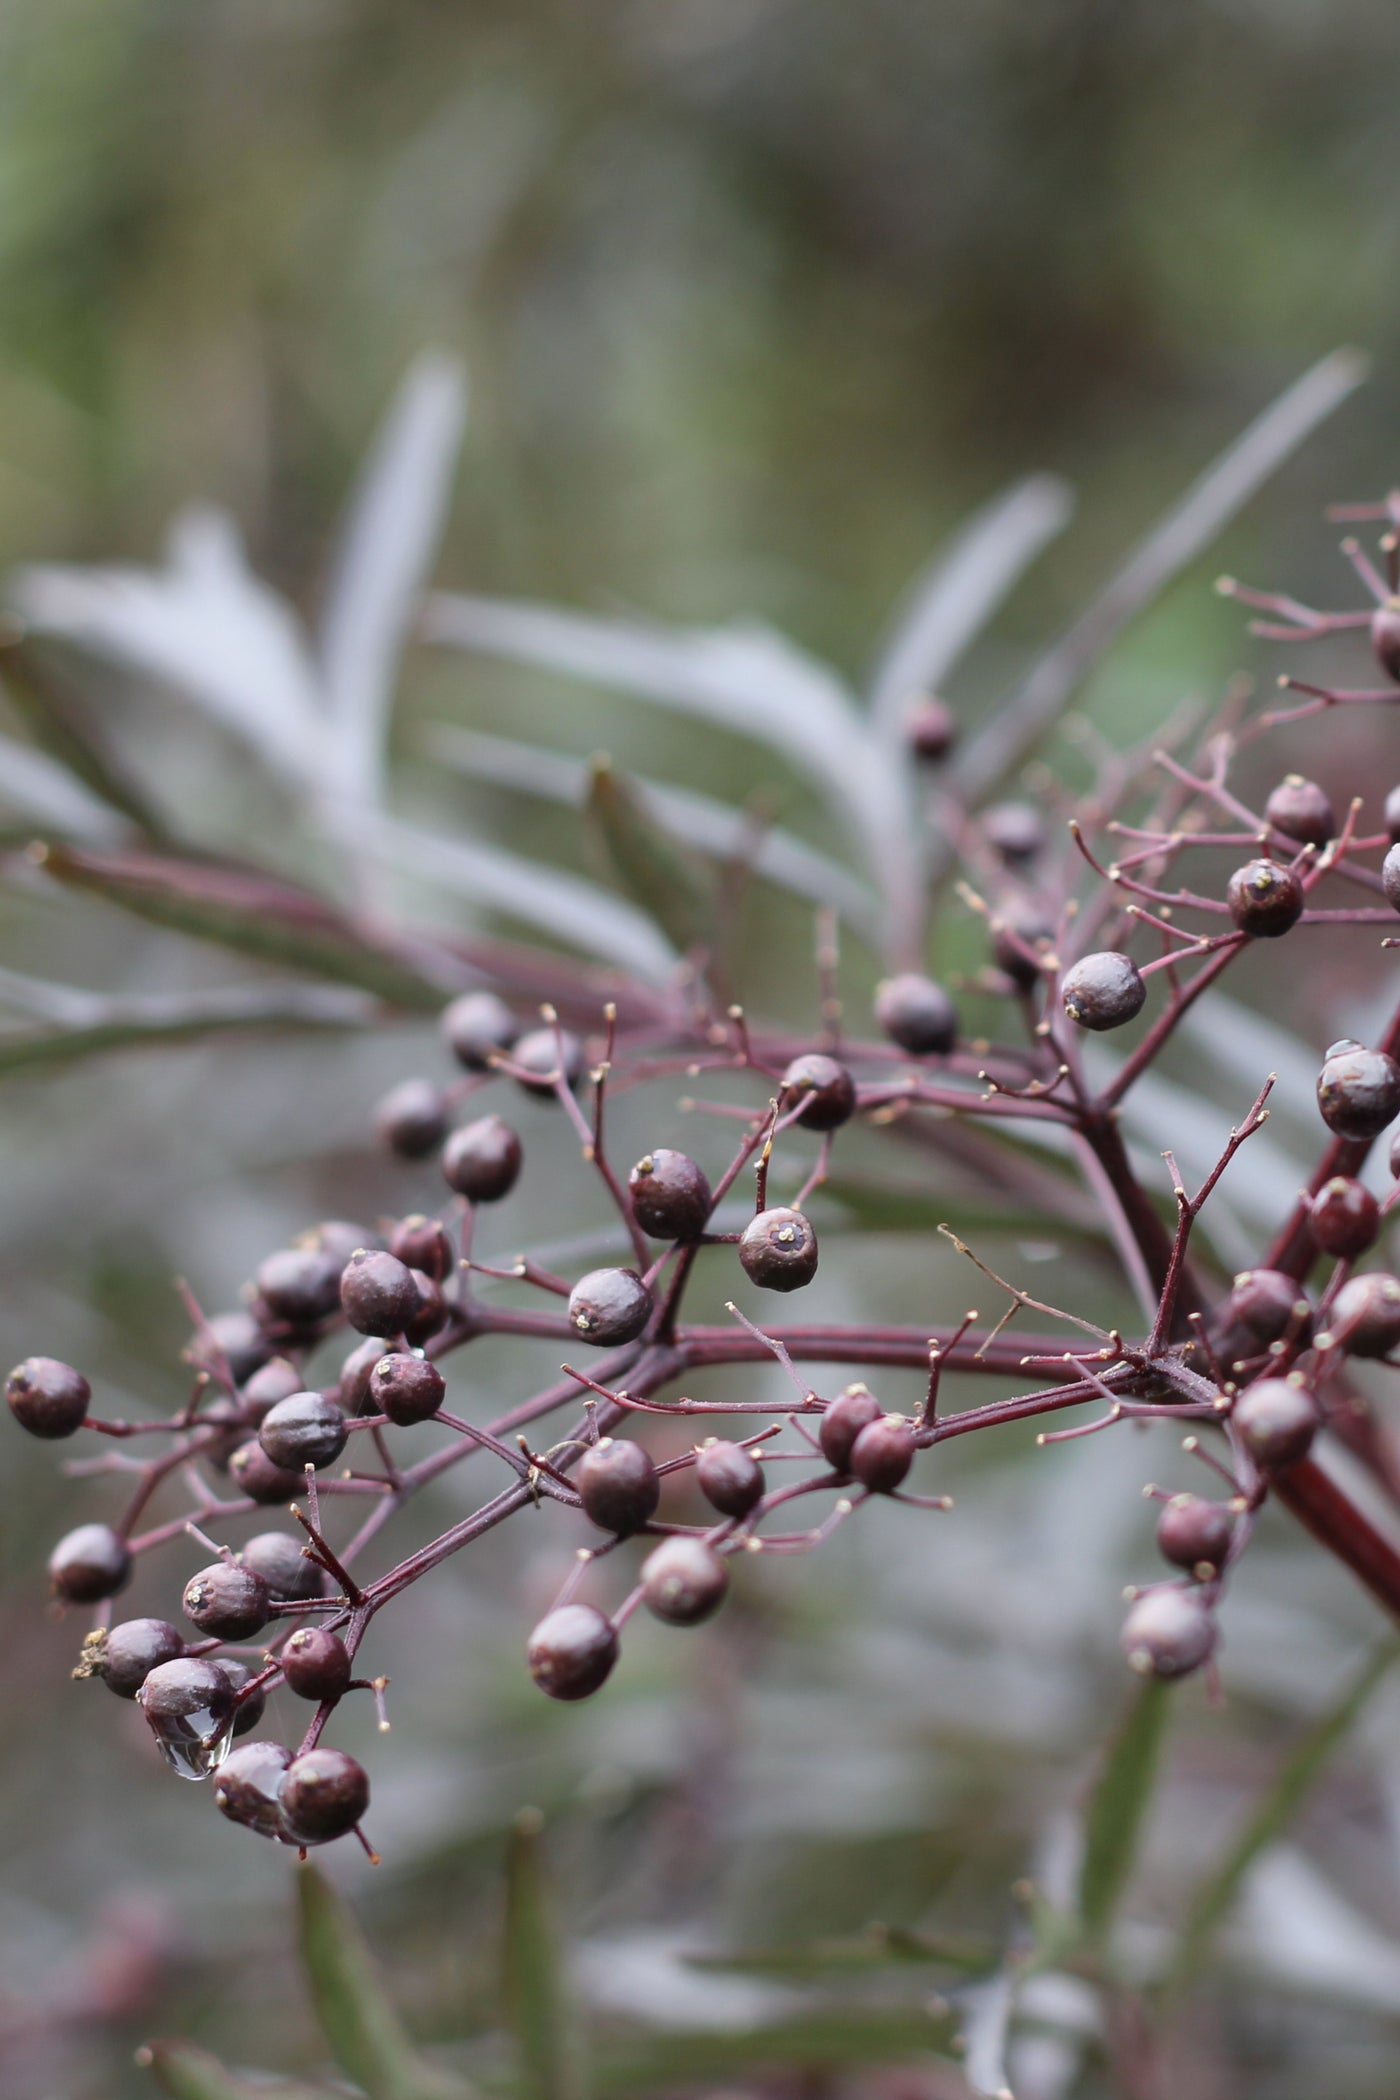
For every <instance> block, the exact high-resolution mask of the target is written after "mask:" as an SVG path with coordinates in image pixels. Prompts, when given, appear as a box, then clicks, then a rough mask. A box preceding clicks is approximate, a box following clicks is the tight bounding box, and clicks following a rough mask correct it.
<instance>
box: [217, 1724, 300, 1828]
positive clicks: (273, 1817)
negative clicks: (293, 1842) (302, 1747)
mask: <svg viewBox="0 0 1400 2100" xmlns="http://www.w3.org/2000/svg"><path fill="white" fill-rule="evenodd" d="M291 1761H292V1753H291V1751H290V1750H289V1749H288V1748H287V1747H286V1745H285V1744H284V1743H268V1742H258V1743H241V1744H240V1745H239V1747H238V1748H237V1749H236V1750H230V1752H229V1754H228V1756H227V1757H226V1758H225V1759H224V1761H223V1763H222V1764H221V1765H220V1766H219V1769H218V1771H217V1772H216V1773H215V1775H214V1805H215V1807H216V1808H217V1809H218V1810H219V1812H220V1814H221V1815H225V1816H227V1817H228V1819H229V1821H230V1823H241V1824H242V1825H243V1828H244V1829H245V1830H256V1831H257V1833H258V1835H259V1837H265V1838H282V1839H283V1840H284V1841H288V1840H287V1829H286V1824H285V1823H284V1821H283V1819H282V1805H281V1803H280V1802H279V1800H278V1798H277V1791H278V1788H279V1787H280V1786H281V1784H282V1777H283V1774H284V1773H285V1772H286V1769H287V1767H288V1765H289V1764H290V1763H291Z"/></svg>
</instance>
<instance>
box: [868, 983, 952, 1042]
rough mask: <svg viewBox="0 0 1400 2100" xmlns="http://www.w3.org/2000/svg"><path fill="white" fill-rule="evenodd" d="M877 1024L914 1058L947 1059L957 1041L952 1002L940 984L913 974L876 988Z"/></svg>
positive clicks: (884, 1033) (892, 1040)
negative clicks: (945, 1057)
mask: <svg viewBox="0 0 1400 2100" xmlns="http://www.w3.org/2000/svg"><path fill="white" fill-rule="evenodd" d="M875 1020H876V1024H877V1026H878V1027H879V1029H880V1031H881V1033H882V1034H883V1035H887V1036H888V1037H889V1039H890V1041H891V1042H892V1043H897V1044H898V1045H899V1048H900V1049H901V1050H907V1051H908V1052H909V1054H910V1056H911V1057H944V1056H946V1055H947V1053H948V1052H949V1051H950V1050H951V1049H952V1047H953V1045H954V1044H955V1043H956V1041H957V1039H958V1016H957V1010H956V1008H955V1007H954V1005H953V1002H952V1000H951V999H950V998H949V997H948V994H947V993H946V992H945V991H944V989H943V987H942V985H941V984H935V983H934V981H933V979H932V978H931V977H923V976H920V975H919V973H918V972H917V971H914V970H909V971H906V972H905V974H904V975H903V976H902V977H887V978H886V979H885V980H884V982H883V983H882V984H880V985H879V986H877V988H876V992H875Z"/></svg>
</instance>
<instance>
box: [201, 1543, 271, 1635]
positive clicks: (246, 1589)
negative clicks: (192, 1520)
mask: <svg viewBox="0 0 1400 2100" xmlns="http://www.w3.org/2000/svg"><path fill="white" fill-rule="evenodd" d="M182 1601H183V1604H184V1610H185V1617H186V1618H187V1619H192V1620H193V1621H194V1623H195V1625H196V1626H197V1627H198V1628H199V1630H200V1632H201V1633H208V1634H212V1635H213V1636H214V1638H215V1639H216V1640H220V1641H250V1640H251V1639H252V1638H253V1635H254V1634H255V1633H261V1632H262V1630H263V1628H264V1626H266V1624H267V1622H268V1620H269V1619H270V1618H271V1617H272V1609H273V1607H272V1593H271V1591H270V1590H269V1589H268V1586H267V1584H266V1583H265V1582H264V1581H263V1579H262V1577H261V1575H258V1574H256V1573H255V1572H254V1571H253V1569H252V1568H247V1567H242V1566H240V1565H239V1563H238V1562H237V1561H236V1560H216V1561H214V1562H212V1563H211V1565H210V1566H209V1567H207V1568H201V1569H200V1571H199V1573H198V1574H197V1575H194V1576H192V1577H191V1578H190V1580H189V1581H188V1582H187V1583H186V1584H185V1594H184V1598H183V1600H182Z"/></svg>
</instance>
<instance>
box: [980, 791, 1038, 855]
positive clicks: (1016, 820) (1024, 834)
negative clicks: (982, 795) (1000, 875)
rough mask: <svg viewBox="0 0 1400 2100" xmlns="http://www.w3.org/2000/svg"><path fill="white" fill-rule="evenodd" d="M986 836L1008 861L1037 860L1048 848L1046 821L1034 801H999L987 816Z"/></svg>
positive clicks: (983, 819)
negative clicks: (1046, 846) (1037, 856)
mask: <svg viewBox="0 0 1400 2100" xmlns="http://www.w3.org/2000/svg"><path fill="white" fill-rule="evenodd" d="M982 836H983V838H984V839H985V840H986V841H987V844H988V845H989V846H990V847H991V849H992V851H993V852H994V853H998V854H1000V856H1001V858H1002V859H1003V860H1004V861H1007V862H1011V863H1016V862H1025V861H1028V860H1034V859H1035V857H1036V855H1037V854H1038V853H1041V852H1043V851H1044V849H1045V819H1044V818H1043V817H1042V816H1041V814H1040V811H1039V810H1038V809H1037V808H1035V806H1034V804H1033V803H1030V802H997V803H994V804H993V806H992V807H991V808H990V809H989V810H986V811H985V812H984V813H983V817H982Z"/></svg>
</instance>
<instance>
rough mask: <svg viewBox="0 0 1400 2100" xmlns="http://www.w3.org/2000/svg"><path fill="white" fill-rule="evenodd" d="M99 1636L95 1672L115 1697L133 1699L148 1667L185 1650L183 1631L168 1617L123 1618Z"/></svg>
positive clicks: (149, 1670)
mask: <svg viewBox="0 0 1400 2100" xmlns="http://www.w3.org/2000/svg"><path fill="white" fill-rule="evenodd" d="M99 1639H100V1644H101V1649H100V1655H99V1658H98V1660H97V1665H96V1671H95V1674H96V1675H97V1676H99V1677H100V1678H101V1679H102V1682H103V1683H104V1684H105V1685H106V1687H107V1689H108V1691H109V1692H115V1693H116V1695H117V1697H118V1698H119V1699H134V1698H135V1697H136V1694H137V1693H138V1692H139V1691H140V1689H141V1687H142V1685H143V1684H144V1683H145V1681H146V1679H147V1677H148V1676H149V1675H150V1673H151V1671H152V1670H154V1669H156V1668H158V1667H159V1665H160V1664H161V1663H168V1662H173V1661H174V1660H175V1658H176V1656H177V1655H183V1654H184V1652H185V1637H184V1635H183V1634H182V1633H181V1631H180V1629H179V1627H178V1626H172V1625H171V1623H170V1621H169V1620H168V1619H123V1620H122V1621H121V1622H120V1623H119V1624H118V1625H116V1626H109V1627H108V1629H107V1631H106V1633H105V1634H102V1635H101V1636H100V1637H99ZM87 1674H88V1673H87V1672H86V1671H84V1675H87Z"/></svg>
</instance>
